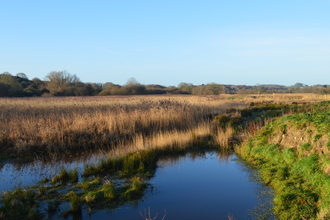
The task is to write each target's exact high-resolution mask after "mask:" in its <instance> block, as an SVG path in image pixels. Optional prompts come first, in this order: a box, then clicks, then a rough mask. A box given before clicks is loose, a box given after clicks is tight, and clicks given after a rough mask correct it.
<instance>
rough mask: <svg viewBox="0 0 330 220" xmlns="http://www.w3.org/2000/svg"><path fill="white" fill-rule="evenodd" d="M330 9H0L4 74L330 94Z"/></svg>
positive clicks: (248, 5) (74, 1)
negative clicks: (320, 89)
mask: <svg viewBox="0 0 330 220" xmlns="http://www.w3.org/2000/svg"><path fill="white" fill-rule="evenodd" d="M329 11H330V1H329V0H299V1H296V0H259V1H253V0H230V1H229V0H226V1H222V0H203V1H201V0H200V1H196V0H189V1H186V0H175V1H174V0H130V1H125V0H121V1H120V0H104V1H100V0H93V1H92V0H89V1H86V0H79V1H78V0H39V1H36V0H0V51H1V53H0V73H2V72H5V71H8V72H10V73H11V74H13V75H16V74H17V73H20V72H23V73H25V74H26V75H27V76H28V77H29V79H32V78H34V77H38V78H40V79H44V78H45V76H46V75H47V74H48V73H49V72H51V71H60V70H67V71H68V72H69V73H71V74H76V75H77V76H78V77H79V78H80V79H81V81H82V82H101V83H105V82H113V83H117V84H121V85H122V84H125V83H126V81H127V80H128V79H129V78H131V77H135V78H136V79H137V80H138V81H139V82H140V83H142V84H161V85H165V86H169V85H175V86H177V85H178V84H179V83H180V82H187V83H193V84H195V85H199V84H206V83H211V82H215V83H219V84H235V85H241V84H246V85H256V84H281V85H293V84H295V83H296V82H301V83H304V84H308V85H315V84H330V13H329Z"/></svg>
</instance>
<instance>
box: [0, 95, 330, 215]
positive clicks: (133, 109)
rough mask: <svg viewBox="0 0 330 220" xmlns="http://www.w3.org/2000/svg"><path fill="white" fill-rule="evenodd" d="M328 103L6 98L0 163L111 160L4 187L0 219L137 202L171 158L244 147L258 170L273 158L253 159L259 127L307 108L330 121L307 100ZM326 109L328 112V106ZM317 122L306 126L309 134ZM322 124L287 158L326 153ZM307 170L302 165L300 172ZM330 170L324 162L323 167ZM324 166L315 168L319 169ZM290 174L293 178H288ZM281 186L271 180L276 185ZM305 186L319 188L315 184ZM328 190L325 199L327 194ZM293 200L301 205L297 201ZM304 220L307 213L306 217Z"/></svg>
mask: <svg viewBox="0 0 330 220" xmlns="http://www.w3.org/2000/svg"><path fill="white" fill-rule="evenodd" d="M327 98H328V97H327V96H326V95H322V96H321V95H306V94H303V95H302V94H295V95H292V94H290V95H286V94H284V95H276V94H273V95H254V96H249V95H247V96H245V95H240V96H236V95H221V96H182V95H180V96H118V97H115V96H113V97H83V98H82V97H79V98H77V97H65V98H55V97H43V98H25V99H22V98H15V99H13V98H12V99H1V102H0V109H1V111H0V121H1V124H0V126H1V134H0V147H1V149H0V150H1V152H2V153H1V158H24V159H25V160H40V161H43V160H44V161H48V162H49V161H54V162H55V161H60V160H64V159H65V158H71V159H72V158H78V157H81V156H87V157H90V156H92V155H96V154H102V155H103V156H102V157H100V158H102V159H100V160H98V161H95V162H94V163H90V164H87V165H85V166H84V167H83V168H82V169H80V170H77V169H67V168H65V167H64V168H61V169H59V170H58V171H57V174H56V175H54V176H53V177H51V178H48V179H44V180H43V181H41V182H39V183H35V184H32V186H27V187H25V188H17V189H15V190H13V191H10V192H9V191H4V192H3V196H2V204H3V205H2V206H1V207H0V213H1V216H2V217H3V216H5V218H8V219H15V218H17V217H21V216H27V219H38V218H42V212H40V205H41V206H42V207H47V208H46V210H47V212H48V213H57V211H58V210H59V207H60V206H61V204H63V202H64V204H67V205H69V206H70V208H69V209H66V211H65V212H63V213H62V215H63V216H68V215H75V216H76V215H79V213H80V212H81V207H82V206H84V207H88V208H89V209H90V210H94V209H102V208H105V207H107V208H111V207H118V206H119V205H122V204H124V203H126V202H127V201H133V200H138V199H140V198H141V197H142V196H143V193H144V191H145V190H146V188H147V187H148V184H149V183H148V179H149V178H151V177H153V176H154V174H155V171H156V168H157V162H158V161H159V160H160V159H161V158H163V157H164V156H166V155H180V154H186V153H187V152H190V151H196V150H206V149H213V150H226V151H228V150H229V151H230V150H233V149H234V148H233V147H234V146H236V149H235V151H237V152H238V153H239V154H240V155H241V156H242V157H243V158H244V159H246V160H248V161H249V162H251V163H253V164H255V165H260V164H263V163H264V162H265V161H267V160H266V159H265V158H264V157H266V158H267V156H266V155H267V154H266V153H265V154H264V153H257V155H259V156H258V157H260V158H261V159H258V160H257V159H255V158H256V156H254V155H253V154H252V153H251V152H254V151H251V149H252V148H253V147H252V146H254V144H255V141H254V140H255V139H253V138H254V137H255V136H256V135H259V133H258V132H259V129H260V128H262V127H264V126H265V125H267V124H268V125H267V126H268V127H269V126H270V124H272V123H274V122H273V120H274V118H277V117H279V116H284V115H294V114H302V113H300V112H306V111H308V112H309V113H308V114H312V113H313V112H316V113H315V115H321V116H315V117H317V118H318V120H323V119H324V118H327V117H328V116H327V114H328V113H325V115H322V114H319V113H317V111H316V110H317V107H315V106H317V105H306V104H304V103H311V102H317V101H320V100H324V99H327ZM319 109H320V111H321V110H325V109H326V108H325V107H323V108H321V107H320V108H319ZM306 114H307V113H306ZM285 117H289V116H285ZM290 117H296V116H290ZM279 120H281V119H279ZM282 120H284V119H282ZM304 120H305V119H304ZM311 124H312V123H307V124H305V128H306V126H307V127H309V126H310V125H311ZM267 126H266V127H265V128H263V130H262V131H264V130H265V129H266V131H267V132H268V130H267V128H268V127H267ZM287 126H288V125H281V126H280V128H281V129H282V130H281V131H282V132H283V131H285V133H281V135H284V136H285V135H288V134H289V133H292V130H290V129H291V124H290V126H288V127H287ZM317 126H318V125H317ZM317 126H314V127H310V130H311V131H312V132H311V133H312V137H311V138H310V139H308V140H309V141H307V142H306V143H305V142H304V143H303V147H301V149H300V148H299V149H298V148H297V149H296V148H293V149H292V150H286V151H285V152H286V153H289V154H290V155H291V154H294V155H298V156H293V158H295V157H297V158H300V157H301V158H305V157H306V155H307V156H308V155H309V154H310V153H308V152H309V151H310V150H311V149H314V151H316V152H314V151H313V152H312V153H313V155H314V154H315V153H316V154H319V155H321V154H324V155H327V154H326V153H327V152H328V151H326V149H327V148H323V147H321V148H322V150H315V149H319V148H320V147H318V148H315V146H319V145H320V146H321V145H322V146H323V144H324V140H325V139H326V138H327V135H328V134H327V133H326V132H328V130H327V129H328V128H327V127H325V128H322V129H321V130H317V133H315V134H314V130H315V129H316V128H317V129H318V127H317ZM322 126H323V125H322ZM293 127H294V126H293ZM323 127H324V126H323ZM289 131H290V132H289ZM322 132H323V133H322ZM257 137H258V136H257ZM267 137H268V136H267ZM257 139H258V138H257ZM247 140H250V141H247ZM258 140H259V139H258ZM263 140H264V139H263ZM267 140H268V139H267ZM281 140H282V139H281ZM272 141H274V140H272ZM277 141H278V140H277ZM241 142H243V143H244V144H243V145H242V146H243V147H237V146H240V145H239V144H240V143H241ZM284 142H286V143H287V141H283V143H284ZM260 143H261V144H260V146H261V145H262V146H264V145H265V146H268V145H267V142H266V141H262V142H260ZM271 144H273V145H272V147H271V148H268V147H266V148H267V150H269V149H273V150H275V151H274V152H272V153H271V155H272V159H274V158H275V159H276V158H277V159H278V160H277V162H280V163H281V165H283V164H284V162H283V161H281V160H280V159H279V158H280V157H281V156H280V155H282V154H281V152H280V151H277V150H276V147H275V145H274V143H271ZM247 146H249V147H247ZM258 146H259V145H258ZM326 146H328V143H327V145H326ZM247 149H248V150H247ZM289 151H290V152H291V153H290V152H289ZM256 152H258V151H256ZM261 152H262V151H261ZM306 152H307V153H306ZM275 155H276V156H275ZM253 158H254V159H253ZM285 158H287V157H285ZM310 160H311V161H327V157H326V156H324V157H321V159H315V158H314V157H313V158H311V159H310ZM256 161H262V162H260V163H259V162H256ZM290 161H291V160H290ZM292 161H295V159H292ZM324 163H325V164H326V162H324ZM299 166H300V163H299V165H297V167H299ZM274 169H275V168H274ZM285 169H287V168H285ZM317 169H318V168H317ZM328 169H329V168H328V167H327V166H326V165H324V170H328ZM297 170H299V169H298V168H297ZM306 170H307V171H306V172H307V173H308V172H310V171H308V169H307V168H306ZM315 170H316V168H315V169H314V170H313V171H315ZM264 172H265V171H262V173H264ZM272 172H273V171H272ZM274 172H275V171H274ZM283 172H284V171H283ZM285 172H286V171H285ZM285 172H284V173H285ZM326 172H327V171H326ZM283 175H284V174H283ZM299 175H301V177H300V180H304V178H305V173H300V174H299ZM284 176H285V177H287V173H286V174H285V175H284ZM318 177H320V178H321V176H318ZM292 178H295V177H294V176H293V177H292ZM315 178H316V177H315ZM315 178H314V179H315ZM322 178H323V177H322ZM324 178H325V177H324ZM296 179H297V178H296ZM326 181H327V180H326V178H325V179H320V181H319V183H320V184H321V185H322V184H323V183H324V184H325V182H326ZM272 182H273V181H272V180H267V181H266V183H267V184H270V185H271V186H273V187H274V185H273V184H271V183H272ZM280 184H283V183H282V182H281V183H280ZM292 184H293V185H294V184H298V185H299V184H300V185H301V184H303V183H302V182H300V183H291V185H292ZM300 185H299V186H300ZM306 185H308V187H314V185H313V186H311V183H306ZM321 185H319V186H321ZM322 186H323V185H322ZM299 190H301V188H299ZM321 194H322V193H320V192H312V193H311V197H310V201H309V200H308V201H307V202H311V201H313V202H314V203H313V204H316V205H314V206H313V207H310V208H311V209H312V210H313V211H311V210H309V211H310V212H311V213H312V215H313V216H316V215H319V216H327V212H326V210H327V207H329V206H328V205H327V203H326V201H327V200H325V202H323V203H322V204H321V206H319V205H318V203H319V202H318V201H320V200H319V198H321V197H319V196H320V195H321ZM323 194H324V195H325V196H326V193H323ZM323 194H322V196H323ZM299 195H300V194H299ZM299 195H298V196H297V197H299ZM302 195H305V191H303V194H301V195H300V196H302ZM316 195H317V196H316ZM58 198H59V199H58ZM283 198H285V199H287V198H289V197H287V196H284V197H283ZM294 198H296V197H295V196H294ZM322 198H323V197H322ZM289 199H290V201H291V200H292V201H294V199H291V197H290V198H289ZM276 201H278V199H277V200H275V203H276V204H280V203H277V202H276ZM322 201H323V200H322ZM298 202H301V201H300V200H299V201H298ZM307 202H306V204H307ZM16 203H19V204H23V205H24V207H25V209H21V210H20V212H18V211H15V209H16V208H19V206H16V205H15V204H16ZM286 204H287V203H286ZM292 204H293V203H292ZM299 204H300V203H299ZM304 204H305V203H304ZM308 204H310V203H308ZM288 207H289V208H288ZM306 207H307V206H306ZM319 207H325V208H323V209H322V212H320V213H321V214H320V213H319V212H318V210H319ZM290 208H291V205H290V204H289V205H286V206H283V205H282V206H280V205H278V206H276V207H275V210H276V213H277V214H278V216H280V217H281V215H280V214H279V213H281V214H282V215H283V216H285V215H284V214H283V213H285V212H286V211H287V210H288V209H290ZM306 209H307V208H306ZM315 210H317V211H315ZM322 213H323V214H322ZM17 214H19V216H17ZM297 216H305V213H304V214H300V213H299V214H297ZM306 216H308V215H306ZM286 217H287V216H286Z"/></svg>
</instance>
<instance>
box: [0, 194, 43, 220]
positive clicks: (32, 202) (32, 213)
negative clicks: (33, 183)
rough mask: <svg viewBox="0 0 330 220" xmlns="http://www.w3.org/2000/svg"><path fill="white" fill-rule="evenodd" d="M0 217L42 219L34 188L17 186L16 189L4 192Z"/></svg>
mask: <svg viewBox="0 0 330 220" xmlns="http://www.w3.org/2000/svg"><path fill="white" fill-rule="evenodd" d="M1 202H2V203H3V205H2V206H1V207H0V219H13V220H14V219H42V218H43V216H42V215H41V214H40V213H38V210H37V203H36V198H35V193H34V191H33V190H27V189H24V188H17V189H15V190H14V191H12V192H10V191H4V192H2V196H1Z"/></svg>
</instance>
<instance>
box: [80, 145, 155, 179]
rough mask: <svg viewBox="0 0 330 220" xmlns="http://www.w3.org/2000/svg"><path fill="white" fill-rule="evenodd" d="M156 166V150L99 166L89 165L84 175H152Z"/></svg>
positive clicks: (106, 162) (127, 156) (129, 155)
mask: <svg viewBox="0 0 330 220" xmlns="http://www.w3.org/2000/svg"><path fill="white" fill-rule="evenodd" d="M156 166H157V155H156V152H155V150H144V151H139V152H136V153H130V154H128V155H125V156H121V157H118V158H109V159H106V160H102V161H101V162H100V163H99V164H95V165H87V166H85V169H84V174H83V175H84V176H85V177H87V176H90V175H95V174H101V173H107V174H111V173H119V174H120V175H121V176H129V175H136V174H147V173H149V174H151V173H153V172H154V170H155V168H156Z"/></svg>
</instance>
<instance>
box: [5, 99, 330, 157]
mask: <svg viewBox="0 0 330 220" xmlns="http://www.w3.org/2000/svg"><path fill="white" fill-rule="evenodd" d="M326 99H329V97H328V96H325V95H323V96H321V95H313V94H270V95H255V96H252V95H246V96H241V95H219V96H193V95H149V96H148V95H146V96H108V97H104V96H103V97H38V98H0V151H1V152H2V153H3V154H5V155H7V156H8V155H12V156H18V155H24V156H28V155H29V156H33V157H34V156H41V155H48V156H53V157H61V156H63V155H68V153H69V154H73V153H79V152H86V151H92V150H96V149H100V150H110V149H114V148H118V147H120V148H124V147H127V146H134V148H135V149H140V148H143V149H144V148H151V147H154V146H168V145H171V143H173V142H176V143H184V142H187V141H188V140H189V139H190V140H191V138H192V135H191V134H192V133H198V132H200V133H203V134H206V133H209V132H211V131H210V124H209V121H210V119H211V118H212V117H213V116H215V115H217V114H221V113H224V112H225V111H226V109H229V108H237V109H238V108H243V107H245V106H246V104H248V103H250V102H263V101H265V100H266V101H277V100H278V101H280V102H285V101H286V102H310V101H319V100H326ZM219 132H220V133H218V136H221V135H225V136H226V135H230V134H227V133H226V132H230V131H226V132H225V131H222V133H221V131H219ZM218 139H219V140H218V141H220V142H219V144H220V143H221V144H220V145H223V144H224V143H222V141H221V138H220V137H219V138H218Z"/></svg>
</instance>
